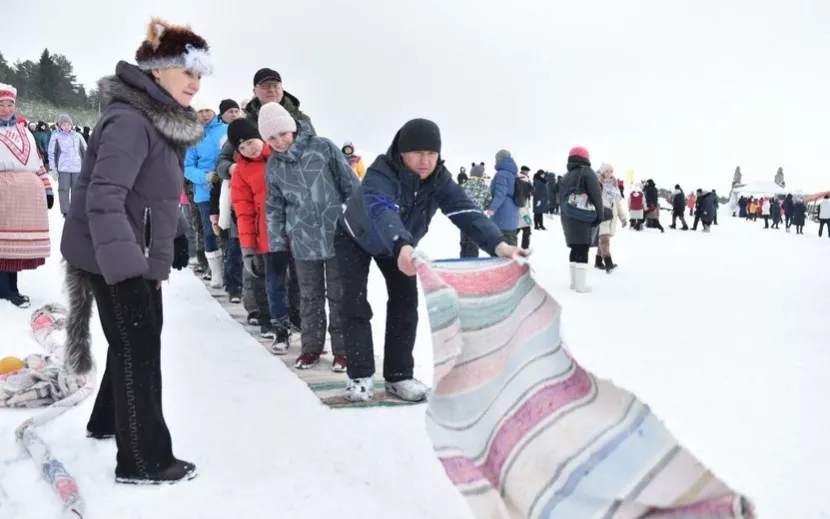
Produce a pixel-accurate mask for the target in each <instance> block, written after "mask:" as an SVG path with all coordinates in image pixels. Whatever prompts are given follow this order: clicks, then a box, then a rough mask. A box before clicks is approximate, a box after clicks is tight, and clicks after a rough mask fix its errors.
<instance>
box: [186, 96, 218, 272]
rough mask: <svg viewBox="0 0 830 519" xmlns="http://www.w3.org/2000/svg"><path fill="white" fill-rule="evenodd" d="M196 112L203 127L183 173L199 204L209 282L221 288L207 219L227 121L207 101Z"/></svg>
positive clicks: (211, 234) (216, 243) (214, 235)
mask: <svg viewBox="0 0 830 519" xmlns="http://www.w3.org/2000/svg"><path fill="white" fill-rule="evenodd" d="M198 116H199V122H200V123H202V127H203V128H204V130H205V137H204V138H203V139H202V140H201V141H200V142H199V143H198V144H197V145H195V146H191V147H190V148H188V149H187V155H186V156H185V160H184V176H185V178H186V179H187V180H189V181H191V182H192V183H193V200H194V202H195V203H196V206H197V207H198V208H199V215H200V216H201V219H202V234H203V235H204V241H205V256H206V257H207V260H208V266H209V267H210V286H211V288H222V287H223V286H224V285H225V280H224V279H223V275H222V274H223V272H224V270H225V265H224V258H223V256H222V249H220V248H219V244H218V242H217V239H216V234H214V231H213V225H212V224H211V222H210V190H211V187H212V186H213V184H214V183H216V182H219V181H220V179H219V175H218V174H217V173H216V163H217V161H218V160H219V151H220V150H221V148H222V143H223V142H224V140H225V138H226V137H227V134H228V125H227V124H225V123H224V122H222V120H221V119H220V118H219V117H217V116H216V113H215V111H214V110H213V109H212V108H210V107H209V106H208V105H207V104H205V105H204V106H201V107H200V108H199V110H198ZM206 279H207V276H206Z"/></svg>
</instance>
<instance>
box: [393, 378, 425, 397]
mask: <svg viewBox="0 0 830 519" xmlns="http://www.w3.org/2000/svg"><path fill="white" fill-rule="evenodd" d="M386 392H387V393H389V394H390V395H395V396H396V397H398V398H400V399H401V400H405V401H407V402H420V401H422V400H426V398H427V393H428V392H429V388H427V386H426V385H425V384H424V383H423V382H420V381H419V380H416V379H414V378H410V379H408V380H399V381H398V382H387V383H386Z"/></svg>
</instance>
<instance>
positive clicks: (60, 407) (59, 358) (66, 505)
mask: <svg viewBox="0 0 830 519" xmlns="http://www.w3.org/2000/svg"><path fill="white" fill-rule="evenodd" d="M66 315H67V311H66V309H64V308H63V307H62V306H60V305H55V304H53V305H45V306H43V307H41V308H38V309H37V310H35V311H34V312H32V318H31V326H32V335H33V337H34V338H35V340H36V341H37V342H38V344H40V345H41V347H43V349H44V350H46V352H47V353H48V355H47V357H45V362H44V364H43V365H41V366H39V368H40V369H43V368H44V367H46V366H50V367H58V368H59V369H60V370H63V369H64V368H63V360H64V351H63V347H62V346H63V345H62V344H61V343H60V342H59V341H58V340H57V339H56V338H55V337H54V336H53V334H54V332H56V331H58V330H62V329H63V328H64V326H65V321H66ZM35 369H37V367H36V368H35ZM81 378H82V379H83V381H84V383H83V385H82V386H81V387H80V388H79V389H78V390H77V391H75V392H73V393H72V394H70V395H69V396H67V397H65V398H63V399H61V400H58V401H57V402H54V403H53V404H51V405H50V406H49V407H47V408H46V410H45V411H44V412H43V413H41V414H39V415H38V416H35V417H33V418H30V419H28V420H26V421H25V422H23V423H22V424H21V425H20V426H19V427H18V428H17V429H16V430H15V436H16V438H17V441H18V443H20V445H21V446H22V447H23V448H24V449H26V451H27V452H28V453H29V456H30V457H31V458H32V460H33V461H34V462H35V464H37V465H38V466H39V467H40V473H41V475H42V476H43V478H44V479H45V480H46V482H47V483H48V484H49V485H50V486H51V487H52V488H53V489H54V490H55V492H57V494H58V496H59V497H60V499H61V501H62V503H63V513H62V516H61V517H62V518H63V519H83V518H84V509H85V504H84V501H83V499H82V498H81V495H80V492H79V491H78V484H77V482H76V481H75V479H74V478H73V477H72V476H71V475H70V474H69V472H68V471H67V470H66V467H65V466H64V465H63V463H61V462H60V460H58V459H57V458H55V457H54V456H53V454H52V451H51V450H50V449H49V446H48V445H47V444H46V442H44V441H43V439H42V438H41V437H40V436H38V434H37V431H36V429H37V428H38V427H42V426H44V425H46V424H48V423H49V422H51V421H52V420H54V419H55V418H57V417H59V416H60V415H62V414H63V413H65V412H66V411H67V410H69V409H71V408H72V407H74V406H76V405H77V404H79V403H80V402H82V401H83V400H85V399H86V398H87V397H88V396H89V395H90V394H92V392H93V391H94V390H95V381H96V380H97V377H96V373H95V370H94V369H93V370H92V371H91V372H90V373H88V374H87V375H84V376H83V377H81ZM3 494H4V493H2V492H0V510H2V505H3V499H4V498H3Z"/></svg>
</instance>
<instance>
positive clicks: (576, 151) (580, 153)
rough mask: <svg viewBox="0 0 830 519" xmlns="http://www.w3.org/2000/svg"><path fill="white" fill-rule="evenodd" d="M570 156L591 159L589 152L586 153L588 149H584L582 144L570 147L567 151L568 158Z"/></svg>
mask: <svg viewBox="0 0 830 519" xmlns="http://www.w3.org/2000/svg"><path fill="white" fill-rule="evenodd" d="M570 157H580V158H583V159H585V160H591V154H590V153H588V150H586V149H585V148H583V147H582V146H577V147H575V148H571V151H570V152H569V153H568V158H570Z"/></svg>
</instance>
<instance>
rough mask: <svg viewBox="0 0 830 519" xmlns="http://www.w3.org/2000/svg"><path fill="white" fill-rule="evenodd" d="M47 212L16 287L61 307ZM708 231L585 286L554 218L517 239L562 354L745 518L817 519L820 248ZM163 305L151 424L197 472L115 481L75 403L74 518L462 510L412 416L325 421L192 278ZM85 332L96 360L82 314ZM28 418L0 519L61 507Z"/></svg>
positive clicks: (623, 261)
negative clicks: (162, 481) (163, 420)
mask: <svg viewBox="0 0 830 519" xmlns="http://www.w3.org/2000/svg"><path fill="white" fill-rule="evenodd" d="M664 214H665V213H664ZM50 217H51V219H52V225H53V233H52V237H53V240H54V242H53V252H54V254H55V256H53V257H52V258H51V259H50V260H49V262H48V264H47V265H46V266H45V267H42V268H41V269H39V270H37V271H35V272H30V273H24V274H23V275H21V277H20V286H21V289H22V290H23V292H24V293H26V294H28V295H30V296H31V298H32V305H33V308H34V307H37V306H39V305H41V304H43V303H47V302H52V301H56V300H57V301H62V300H63V298H62V294H61V288H62V287H61V282H62V276H61V266H60V258H59V253H58V243H59V237H60V225H61V223H62V222H61V217H60V213H59V212H58V211H57V210H53V211H51V213H50ZM722 220H723V221H722V223H721V225H720V226H719V227H715V228H714V231H713V233H712V234H709V235H706V234H702V233H699V232H698V233H692V232H687V233H681V232H679V231H670V230H668V231H667V232H666V234H663V235H661V234H659V232H657V231H652V230H650V231H647V232H643V233H639V234H638V233H634V232H630V231H622V232H620V233H618V235H617V237H616V238H615V239H614V242H613V243H612V248H613V253H614V259H615V261H616V262H617V263H619V264H620V268H619V269H618V270H617V272H615V273H614V274H613V275H611V276H608V275H606V274H604V273H601V272H598V271H592V272H591V274H590V282H591V284H593V286H594V292H593V293H592V294H588V295H578V294H574V293H572V292H569V291H568V290H567V284H568V279H567V275H568V267H567V262H566V257H567V250H566V248H565V246H564V243H563V238H562V233H561V228H560V226H559V222H558V221H548V222H547V225H548V228H549V230H548V231H547V232H536V233H534V235H533V244H532V245H533V247H534V249H535V255H534V257H533V259H532V262H531V263H532V265H533V267H534V269H535V272H536V277H537V279H538V280H539V281H540V282H541V283H542V285H544V286H545V287H546V288H547V289H548V290H549V291H550V292H551V293H552V294H553V295H554V296H555V297H556V298H557V299H559V301H560V302H561V303H563V305H564V316H563V325H564V334H565V339H566V341H567V343H568V345H569V347H570V349H571V350H572V352H573V353H574V355H575V356H576V357H577V359H578V360H579V361H580V362H581V363H582V364H584V365H585V366H586V367H587V368H589V369H591V370H592V371H593V372H594V373H595V374H597V375H599V376H603V377H609V378H612V379H613V380H614V381H615V382H617V383H618V384H620V385H623V386H626V387H627V388H629V389H631V390H633V391H635V392H636V393H637V394H638V395H639V396H640V397H641V398H643V399H644V400H646V401H647V402H649V403H650V404H651V406H652V407H653V408H654V410H655V411H656V412H657V414H658V415H659V416H661V417H662V418H663V419H664V420H665V421H666V423H667V424H668V426H669V428H670V429H671V430H672V431H673V432H674V433H675V434H676V435H677V436H678V437H679V439H680V440H681V442H683V443H684V444H685V445H686V446H687V447H689V448H690V449H691V450H692V451H693V452H695V453H696V454H697V455H698V456H699V457H700V458H701V459H702V460H703V461H704V462H705V463H707V464H708V465H709V466H710V467H711V468H712V469H713V470H714V471H715V473H716V474H717V475H718V476H720V477H721V478H723V479H724V480H725V481H726V482H727V483H728V484H730V485H731V486H733V487H734V488H735V489H737V490H740V491H742V492H744V493H746V494H748V495H749V496H751V497H752V498H753V499H754V500H755V502H756V504H757V506H758V512H759V515H760V517H761V518H765V519H766V518H771V519H814V518H815V519H818V518H828V517H830V493H828V492H827V488H826V483H827V476H826V472H827V466H828V462H830V442H828V437H830V413H828V412H827V405H826V398H827V395H830V376H828V375H827V369H828V366H830V340H828V337H829V336H828V324H827V322H828V321H827V319H828V315H827V309H828V304H830V276H828V275H827V260H828V258H830V240H828V239H827V238H825V239H823V240H819V239H818V238H817V237H816V236H815V233H816V226H815V225H813V224H811V225H808V226H807V228H806V230H805V232H806V233H807V234H806V235H805V236H796V235H795V234H785V233H784V231H783V230H780V231H771V230H763V229H762V227H763V224H761V223H760V222H756V223H748V222H745V221H739V220H737V219H732V218H728V217H726V215H722ZM663 224H664V225H668V222H667V221H666V218H665V217H664V218H663ZM457 242H458V233H457V232H456V231H455V229H454V228H453V227H452V226H451V224H449V222H448V221H447V220H446V219H444V218H443V217H438V218H436V221H435V223H434V226H433V229H432V230H431V233H430V235H429V236H428V238H427V239H426V240H425V241H424V242H423V244H422V249H424V250H426V251H427V252H428V253H429V254H430V255H431V256H432V257H434V258H440V257H452V256H455V255H456V254H457V250H458V246H457ZM591 259H592V261H593V258H591ZM372 276H373V277H372V279H371V281H370V300H371V301H372V302H373V306H374V312H375V320H374V323H375V339H376V345H380V344H382V338H383V327H382V323H383V322H384V319H385V304H384V303H385V296H386V293H385V287H384V286H383V284H382V278H381V276H380V274H379V272H377V271H376V270H374V271H373V274H372ZM164 302H165V305H166V309H165V328H164V338H163V340H164V348H163V365H164V377H165V391H164V399H165V401H164V404H165V414H166V416H167V420H168V423H169V426H170V429H171V431H172V434H173V440H174V449H175V453H176V455H177V456H179V457H181V458H183V459H186V460H189V461H193V462H195V463H196V464H197V465H198V466H199V470H200V476H199V478H197V479H196V480H194V481H192V482H188V483H185V484H182V485H178V486H173V487H162V488H158V487H148V488H135V487H128V486H120V485H119V486H116V485H115V484H114V482H113V470H114V465H115V443H114V441H112V440H111V441H103V442H101V441H95V440H91V439H87V438H86V437H85V425H86V420H87V418H88V415H89V412H90V410H91V407H92V402H93V400H92V399H89V400H87V401H86V402H84V403H83V404H82V405H81V406H80V407H78V408H76V409H72V410H70V411H69V412H68V413H67V414H65V415H64V416H62V417H60V418H59V419H58V420H57V421H56V422H54V423H52V424H50V425H48V426H47V427H46V428H44V429H43V430H42V431H41V434H42V436H43V438H44V439H45V440H46V442H47V443H48V444H50V445H51V446H52V447H53V450H54V453H55V455H56V456H57V457H58V458H59V459H60V460H62V461H63V462H64V463H65V465H66V466H67V468H68V470H69V472H70V473H71V474H72V475H73V476H74V477H75V478H76V479H77V481H78V484H79V486H80V491H81V494H82V496H83V497H84V499H85V500H86V503H87V512H88V514H87V515H88V518H90V519H98V518H101V519H103V518H107V519H109V518H122V519H138V518H148V519H149V518H153V519H165V518H170V519H185V518H201V519H204V518H231V517H251V518H254V517H257V518H258V517H277V518H304V519H306V518H307V519H312V518H331V517H337V518H339V519H351V518H354V519H365V518H367V517H395V518H396V519H416V518H417V519H423V518H440V519H456V518H457V519H464V518H469V517H470V514H469V512H468V511H467V509H466V505H465V503H464V501H463V500H462V499H461V497H460V495H459V494H458V493H457V492H456V491H455V489H454V488H453V487H452V486H451V485H450V484H449V482H448V481H447V480H446V479H445V476H444V474H443V471H442V468H441V467H440V465H439V464H438V462H437V461H436V458H435V456H434V455H433V453H432V450H431V447H430V443H429V439H428V438H427V435H426V433H425V429H424V416H423V415H424V410H425V406H415V407H406V408H374V409H346V410H330V409H328V408H326V407H324V406H323V405H322V404H320V403H319V401H318V400H317V398H316V397H315V396H314V395H313V394H312V393H311V391H309V390H308V389H307V387H306V386H305V385H304V384H303V383H302V382H300V380H299V379H297V378H296V377H295V376H294V375H293V374H292V372H291V370H289V369H288V368H286V367H285V366H284V365H283V363H282V362H281V361H280V360H279V359H276V358H273V357H271V356H270V355H269V354H268V353H266V351H265V350H264V349H263V348H262V347H261V346H260V345H259V344H258V343H257V342H256V341H255V340H254V339H252V338H251V337H250V336H249V335H248V334H247V333H246V332H245V331H244V330H243V329H242V327H240V326H239V325H237V324H236V323H235V322H233V321H232V320H231V319H230V318H229V317H228V316H227V315H226V314H225V313H224V312H223V310H222V308H221V307H220V306H219V304H218V303H217V302H216V301H214V300H213V299H211V297H210V296H209V295H208V293H207V291H206V290H205V288H204V287H203V284H202V282H201V281H199V280H197V279H196V278H195V277H194V276H193V275H192V274H191V273H190V272H174V273H173V276H172V278H171V280H170V282H169V283H168V284H165V286H164ZM30 312H31V310H19V309H16V308H13V307H12V306H11V305H10V304H8V303H5V302H2V303H0V330H2V340H0V357H3V356H5V355H17V356H25V355H27V354H29V353H33V352H36V351H37V348H38V346H37V344H36V343H35V342H34V341H33V340H32V339H31V338H30V337H29V335H28V318H29V315H30ZM421 316H422V319H421V323H420V328H419V338H418V344H417V347H416V361H417V365H418V372H417V374H418V376H420V377H422V378H423V379H424V380H425V381H429V380H430V372H431V368H430V366H431V357H432V354H431V345H430V339H429V330H428V323H427V319H426V312H425V310H424V309H423V308H422V311H421ZM93 334H94V344H95V352H96V356H97V358H98V359H104V357H105V353H106V344H105V342H104V339H103V334H102V332H101V330H100V326H99V325H98V323H97V318H93ZM38 412H40V411H38V410H35V411H20V410H7V409H3V410H0V486H2V487H3V488H5V490H6V491H7V493H8V494H9V497H10V498H11V501H12V502H13V503H14V505H15V511H16V513H14V512H13V513H12V517H11V518H10V517H8V516H4V517H3V518H2V519H13V518H19V519H41V518H51V517H58V514H59V510H60V503H59V500H58V499H57V497H55V496H54V495H53V493H52V490H51V489H50V488H49V487H48V486H47V485H46V483H44V482H43V481H42V480H41V477H40V475H39V473H38V471H37V469H36V467H35V465H34V464H33V463H32V461H31V460H30V459H29V458H28V457H27V456H26V455H25V454H24V453H23V452H22V450H21V449H20V448H19V447H18V446H17V445H16V444H15V441H14V435H13V431H14V428H15V427H16V426H17V425H18V424H20V423H21V422H22V421H23V420H25V419H26V418H27V417H28V416H31V415H33V414H36V413H38Z"/></svg>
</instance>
